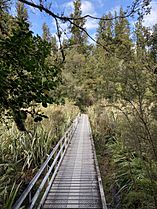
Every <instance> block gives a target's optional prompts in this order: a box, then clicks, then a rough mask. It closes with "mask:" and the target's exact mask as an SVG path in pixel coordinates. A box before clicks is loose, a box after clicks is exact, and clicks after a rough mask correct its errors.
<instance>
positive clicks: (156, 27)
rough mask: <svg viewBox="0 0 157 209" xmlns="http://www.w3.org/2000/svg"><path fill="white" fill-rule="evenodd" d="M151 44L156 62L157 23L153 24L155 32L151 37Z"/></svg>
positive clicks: (151, 51) (152, 54) (151, 50)
mask: <svg viewBox="0 0 157 209" xmlns="http://www.w3.org/2000/svg"><path fill="white" fill-rule="evenodd" d="M149 45H150V53H151V56H152V58H153V60H154V62H157V24H155V25H154V26H153V33H152V35H151V37H150V42H149Z"/></svg>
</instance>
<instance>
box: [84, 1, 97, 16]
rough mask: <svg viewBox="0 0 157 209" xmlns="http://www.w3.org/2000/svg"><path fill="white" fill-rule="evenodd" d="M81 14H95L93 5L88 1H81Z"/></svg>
mask: <svg viewBox="0 0 157 209" xmlns="http://www.w3.org/2000/svg"><path fill="white" fill-rule="evenodd" d="M81 9H82V15H87V14H88V15H93V14H95V13H96V12H95V9H94V5H93V4H92V3H91V2H90V1H82V4H81Z"/></svg>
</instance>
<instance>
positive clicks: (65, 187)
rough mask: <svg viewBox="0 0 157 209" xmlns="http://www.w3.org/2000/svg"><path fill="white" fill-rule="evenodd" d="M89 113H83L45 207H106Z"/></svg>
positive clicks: (45, 208)
mask: <svg viewBox="0 0 157 209" xmlns="http://www.w3.org/2000/svg"><path fill="white" fill-rule="evenodd" d="M90 132H91V131H90V124H89V120H88V116H87V115H85V114H82V115H81V118H80V121H79V124H78V126H77V128H76V130H75V133H74V135H73V137H72V140H71V142H70V144H69V146H68V149H67V151H66V154H65V156H64V158H63V161H62V163H61V165H60V167H59V170H58V172H57V175H56V177H55V179H54V182H53V184H52V186H51V188H50V190H49V192H48V195H47V197H46V200H45V202H44V205H43V208H44V209H48V208H58V209H59V208H73V209H75V208H85V209H88V208H96V209H98V208H99V209H106V208H107V207H106V202H105V197H104V194H103V188H102V185H101V178H100V173H99V169H98V165H97V160H96V156H95V149H94V145H93V141H92V138H91V137H90V136H91V133H90Z"/></svg>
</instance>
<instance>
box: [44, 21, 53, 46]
mask: <svg viewBox="0 0 157 209" xmlns="http://www.w3.org/2000/svg"><path fill="white" fill-rule="evenodd" d="M42 30H43V34H42V38H43V40H45V41H47V42H49V43H50V42H51V40H52V36H51V33H50V29H49V27H48V25H47V24H46V23H45V22H44V23H43V25H42Z"/></svg>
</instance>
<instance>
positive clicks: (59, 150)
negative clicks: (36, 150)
mask: <svg viewBox="0 0 157 209" xmlns="http://www.w3.org/2000/svg"><path fill="white" fill-rule="evenodd" d="M79 116H80V115H79V114H78V116H77V117H76V118H75V120H74V121H73V123H72V124H71V126H70V127H69V128H68V130H67V131H66V132H65V134H64V136H63V137H62V138H61V139H60V140H59V142H58V143H57V145H56V146H55V147H54V149H53V150H52V152H51V153H50V155H49V156H48V158H47V159H46V160H45V162H44V163H43V164H42V166H41V167H40V169H39V171H38V172H37V173H36V175H35V176H34V177H33V179H32V180H31V181H30V183H29V185H28V186H27V188H26V189H25V190H24V191H23V193H22V194H21V196H20V197H19V199H18V200H17V201H16V202H15V204H14V205H13V208H12V209H19V208H20V207H21V206H22V204H23V202H24V201H25V199H26V198H27V197H28V198H29V206H28V208H29V209H33V208H34V206H35V205H36V202H37V200H38V199H39V195H40V194H41V191H42V190H43V188H44V186H45V184H46V183H47V182H48V179H49V177H50V176H51V174H52V176H51V179H50V181H49V182H48V186H47V188H46V190H45V192H44V194H43V195H42V197H40V200H39V201H38V202H39V205H38V208H40V207H41V206H42V204H43V203H44V200H45V198H46V196H47V193H48V191H49V189H50V187H51V184H52V183H53V180H54V178H55V176H56V173H57V171H58V168H59V166H60V164H61V162H62V159H63V157H64V155H65V152H66V150H67V148H68V145H69V143H70V141H71V139H72V136H73V134H74V132H75V129H76V127H77V124H78V122H79ZM55 154H56V156H55V158H54V159H53V161H52V163H51V165H48V164H49V162H50V160H52V158H53V157H54V155H55ZM46 168H47V169H48V171H47V173H46V174H45V176H44V178H43V180H42V182H41V183H40V185H39V187H38V189H37V191H36V192H35V194H34V195H33V197H31V191H32V188H33V187H34V185H35V184H36V183H37V181H38V180H39V177H40V176H41V174H43V172H44V171H45V169H46ZM54 168H55V170H54V171H53V169H54ZM52 171H53V172H52Z"/></svg>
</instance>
